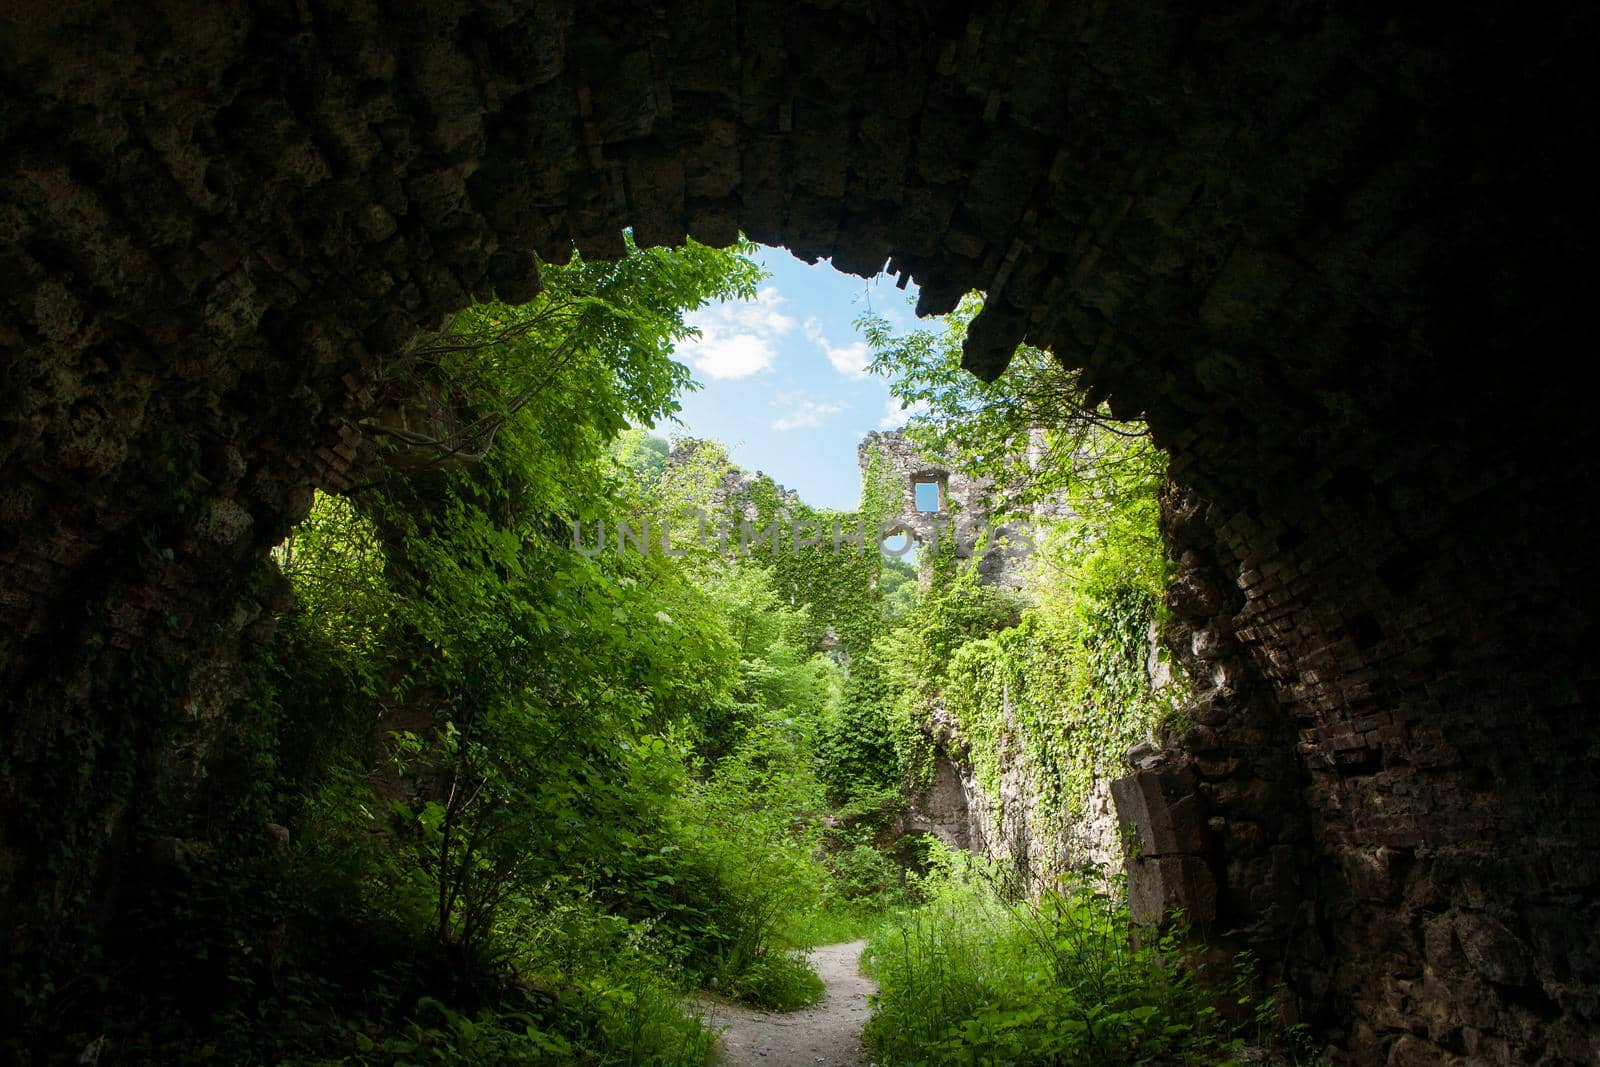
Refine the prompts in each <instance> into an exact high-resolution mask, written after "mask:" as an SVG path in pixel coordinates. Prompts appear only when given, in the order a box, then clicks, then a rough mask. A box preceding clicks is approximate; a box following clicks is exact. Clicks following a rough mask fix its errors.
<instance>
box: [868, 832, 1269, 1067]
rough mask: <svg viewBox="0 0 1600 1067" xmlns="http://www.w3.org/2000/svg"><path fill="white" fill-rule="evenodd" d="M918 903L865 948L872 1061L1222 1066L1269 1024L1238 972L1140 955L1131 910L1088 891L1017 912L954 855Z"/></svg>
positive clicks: (1146, 952) (1067, 890)
mask: <svg viewBox="0 0 1600 1067" xmlns="http://www.w3.org/2000/svg"><path fill="white" fill-rule="evenodd" d="M923 893H924V895H925V899H926V903H924V904H922V905H920V906H918V907H915V908H911V909H907V910H905V911H902V912H901V913H900V914H898V915H897V916H896V917H894V918H892V919H890V920H888V921H886V922H884V923H883V924H882V925H881V926H880V927H879V928H878V929H877V930H876V931H875V932H874V933H873V934H872V935H871V938H870V940H869V943H868V947H867V953H866V962H867V966H868V969H869V970H870V972H871V973H872V974H873V976H874V977H875V978H876V979H877V981H878V985H879V990H880V992H879V996H878V997H877V998H876V1005H875V1006H876V1010H875V1011H874V1013H873V1016H872V1018H871V1020H870V1021H869V1022H868V1024H867V1031H866V1037H867V1041H868V1044H869V1045H870V1047H871V1049H872V1051H873V1054H874V1058H875V1060H876V1062H880V1063H893V1064H898V1065H906V1067H913V1065H919V1064H928V1065H932V1064H941V1065H942V1064H950V1065H962V1064H965V1065H969V1067H978V1065H981V1064H998V1063H1005V1064H1013V1065H1015V1067H1058V1065H1066V1064H1130V1065H1131V1064H1145V1063H1172V1064H1201V1063H1204V1064H1216V1063H1226V1062H1230V1061H1234V1062H1236V1061H1237V1060H1236V1058H1237V1056H1239V1055H1240V1054H1242V1052H1243V1048H1244V1042H1243V1039H1242V1035H1243V1034H1244V1033H1246V1032H1250V1031H1252V1029H1253V1028H1260V1027H1262V1026H1264V1025H1265V1020H1266V1018H1267V1016H1268V1013H1269V1011H1270V1003H1269V1002H1268V1003H1258V1002H1256V1001H1255V1000H1254V999H1253V998H1252V997H1250V996H1249V995H1248V994H1247V992H1246V990H1247V987H1248V983H1247V981H1246V977H1245V974H1244V972H1243V971H1239V972H1238V973H1236V974H1224V975H1222V976H1220V981H1219V980H1218V979H1219V976H1215V975H1203V971H1204V968H1203V966H1202V965H1201V964H1200V962H1199V961H1198V959H1196V958H1195V957H1193V956H1192V955H1190V954H1189V953H1187V952H1185V951H1184V950H1183V949H1182V948H1180V944H1179V941H1178V939H1177V938H1176V937H1175V936H1172V937H1168V938H1166V939H1164V940H1161V941H1159V942H1157V943H1154V944H1152V943H1149V939H1148V938H1147V939H1146V943H1145V944H1144V945H1143V946H1142V947H1135V946H1134V944H1133V942H1134V938H1133V937H1132V934H1133V931H1132V929H1131V928H1130V925H1129V922H1128V918H1127V912H1126V909H1125V908H1124V907H1123V906H1122V905H1121V904H1120V903H1118V902H1116V901H1114V900H1113V899H1112V898H1111V897H1109V896H1107V895H1105V894H1103V893H1100V892H1096V891H1095V890H1094V889H1092V888H1090V887H1087V886H1079V885H1074V886H1065V887H1063V888H1061V889H1060V890H1058V891H1052V892H1047V893H1046V894H1044V895H1043V896H1042V897H1041V898H1040V899H1039V900H1038V901H1036V902H1032V903H1029V902H1026V901H1011V900H1008V899H1006V898H1005V897H1004V895H1003V894H1002V893H1001V892H999V891H998V890H997V888H996V882H995V880H994V878H993V876H992V872H989V871H987V870H986V869H985V868H984V867H982V865H980V864H979V863H977V862H976V861H972V860H970V859H968V858H966V857H956V856H949V857H946V858H945V859H944V860H942V861H941V863H940V864H939V865H938V867H937V868H936V870H935V872H934V873H933V874H932V875H930V877H929V878H928V879H927V880H926V882H925V884H924V886H923ZM1202 977H1204V979H1205V980H1204V981H1202ZM1219 990H1220V995H1219ZM1219 1003H1221V1004H1224V1005H1226V1006H1227V1007H1228V1009H1229V1010H1228V1011H1226V1012H1223V1011H1221V1010H1219V1007H1218V1005H1219Z"/></svg>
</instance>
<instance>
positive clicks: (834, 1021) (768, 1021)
mask: <svg viewBox="0 0 1600 1067" xmlns="http://www.w3.org/2000/svg"><path fill="white" fill-rule="evenodd" d="M865 946H866V942H865V941H851V942H849V943H847V944H842V945H823V946H822V947H821V948H819V949H817V950H816V951H815V952H813V953H812V954H811V964H812V966H814V967H815V968H816V969H817V974H819V975H821V977H822V982H823V984H824V985H826V986H827V987H828V991H827V994H826V995H825V996H824V997H823V999H822V1003H820V1004H818V1005H817V1006H816V1007H814V1008H806V1009H805V1010H803V1011H790V1012H781V1013H769V1012H764V1011H757V1010H756V1009H754V1008H747V1007H744V1006H743V1005H740V1004H730V1003H728V1002H727V1001H724V1000H715V1001H712V1000H708V1001H705V1002H703V1003H702V1005H701V1007H702V1009H703V1011H704V1013H705V1014H704V1018H705V1021H706V1025H707V1026H709V1027H711V1028H712V1029H713V1030H715V1029H718V1028H720V1027H726V1028H727V1029H726V1032H725V1033H724V1034H723V1035H722V1062H723V1063H725V1064H727V1065H728V1067H745V1065H746V1064H759V1065H761V1067H818V1065H822V1067H861V1065H862V1064H865V1063H866V1062H867V1060H866V1057H865V1055H863V1053H862V1051H861V1028H862V1027H863V1026H864V1025H866V1022H867V1015H868V1008H867V994H868V993H871V992H872V991H873V990H874V988H875V987H874V986H873V984H872V981H871V979H868V978H866V977H865V976H863V975H862V973H861V950H862V948H864V947H865Z"/></svg>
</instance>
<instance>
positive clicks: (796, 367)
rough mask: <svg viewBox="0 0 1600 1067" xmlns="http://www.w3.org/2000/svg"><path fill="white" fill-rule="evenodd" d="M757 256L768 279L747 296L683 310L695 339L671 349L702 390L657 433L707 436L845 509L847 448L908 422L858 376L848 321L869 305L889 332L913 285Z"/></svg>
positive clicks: (850, 496)
mask: <svg viewBox="0 0 1600 1067" xmlns="http://www.w3.org/2000/svg"><path fill="white" fill-rule="evenodd" d="M756 258H757V259H758V260H759V261H760V263H761V264H762V265H763V266H764V267H765V268H766V269H767V271H768V272H769V273H770V274H771V275H772V276H771V277H770V278H768V279H767V280H766V281H764V282H762V283H761V290H760V293H759V294H758V295H757V298H756V299H755V300H753V301H740V302H736V303H728V304H716V305H712V306H711V307H709V308H705V309H703V310H701V311H698V312H696V313H694V314H693V315H691V316H690V322H691V323H693V324H694V325H695V326H698V327H699V328H700V330H701V331H702V336H701V338H700V339H699V340H698V341H695V342H691V343H689V344H684V345H680V346H678V359H680V360H682V361H683V362H684V363H685V364H687V365H688V367H689V369H690V370H691V371H692V372H693V373H694V377H695V380H696V381H697V382H699V383H700V384H701V388H700V389H699V390H698V391H696V392H691V393H688V394H686V395H685V396H684V398H683V411H682V412H681V413H680V414H679V416H678V417H679V419H680V420H681V421H682V425H673V424H671V423H664V424H662V425H660V426H657V427H656V430H655V432H657V433H659V434H662V435H664V436H667V437H676V436H689V437H709V438H715V439H716V440H718V441H721V442H722V443H723V444H725V445H727V446H728V449H729V451H730V452H731V454H732V456H733V461H734V462H735V463H737V464H738V465H739V466H741V467H744V468H745V469H747V470H759V471H764V472H765V473H767V474H768V475H770V476H772V477H773V478H774V479H776V480H777V481H778V482H780V483H782V484H783V485H784V486H786V487H787V488H789V489H794V490H797V491H798V492H799V493H800V498H801V499H802V500H804V501H806V503H808V504H811V505H813V506H816V507H831V508H841V509H849V508H854V507H855V506H856V504H857V500H858V497H859V496H860V490H861V478H860V472H859V471H858V470H857V468H856V445H858V444H859V443H860V442H861V439H862V438H863V437H864V436H866V434H867V432H868V431H869V430H879V429H892V428H896V427H899V426H901V425H903V424H904V422H905V419H904V416H903V413H902V412H901V410H900V405H899V403H898V402H896V401H895V400H894V399H893V398H891V397H890V395H889V389H888V386H887V384H886V383H885V381H884V380H883V379H881V378H878V377H875V376H874V375H872V374H869V373H868V372H867V370H866V365H867V362H868V359H869V355H868V352H867V346H866V343H865V341H864V340H863V339H862V337H861V334H860V332H859V331H857V330H856V328H855V327H854V325H853V323H854V322H855V320H856V318H857V317H859V316H860V315H861V314H862V313H864V312H866V311H867V310H868V309H871V310H873V311H876V312H878V313H879V314H882V315H884V316H886V317H887V318H888V319H889V320H890V321H891V322H892V323H894V325H895V328H896V329H897V330H903V329H907V328H909V327H911V326H912V324H913V323H915V322H916V318H915V316H914V315H913V314H912V310H911V307H912V303H913V302H914V301H915V299H916V287H915V286H908V287H907V288H906V290H905V291H901V290H898V289H896V288H895V287H894V278H893V277H892V276H887V275H880V276H879V277H878V278H876V279H872V280H870V281H869V280H865V279H862V278H857V277H855V276H854V275H850V274H844V273H841V272H839V271H836V270H834V269H833V267H832V266H830V265H829V264H828V262H827V261H826V260H823V261H821V262H819V263H817V264H816V265H814V266H812V265H809V264H806V263H804V262H802V261H801V260H798V259H796V258H794V257H793V256H791V255H790V254H789V253H788V252H786V251H784V250H782V249H775V248H763V249H761V251H760V254H759V255H758V256H757V257H756ZM908 297H909V300H908Z"/></svg>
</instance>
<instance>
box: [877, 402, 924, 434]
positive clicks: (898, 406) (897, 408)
mask: <svg viewBox="0 0 1600 1067" xmlns="http://www.w3.org/2000/svg"><path fill="white" fill-rule="evenodd" d="M927 411H928V402H927V401H926V400H918V401H916V402H915V403H913V404H911V405H909V406H907V405H905V404H902V403H900V401H899V400H897V399H895V398H894V397H892V396H891V397H890V398H889V399H888V400H885V401H884V402H883V418H881V419H879V420H878V429H880V430H898V429H899V428H900V427H902V426H904V425H905V424H906V423H908V422H910V421H911V419H912V418H913V417H914V416H917V415H924V414H926V413H927Z"/></svg>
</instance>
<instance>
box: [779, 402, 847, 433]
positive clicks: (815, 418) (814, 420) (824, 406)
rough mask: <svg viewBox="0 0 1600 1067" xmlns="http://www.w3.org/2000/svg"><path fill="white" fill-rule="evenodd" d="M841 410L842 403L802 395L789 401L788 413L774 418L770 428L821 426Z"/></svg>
mask: <svg viewBox="0 0 1600 1067" xmlns="http://www.w3.org/2000/svg"><path fill="white" fill-rule="evenodd" d="M843 410H844V405H843V404H835V403H832V402H830V401H826V400H824V401H817V400H811V399H809V398H805V397H802V398H799V399H797V400H793V401H791V402H790V406H789V413H788V414H787V415H784V416H783V417H782V418H779V419H777V420H775V421H774V422H773V424H772V428H773V429H774V430H798V429H801V428H802V427H808V426H821V425H822V424H823V422H825V421H826V420H828V419H831V418H832V417H833V416H835V415H837V414H839V412H841V411H843Z"/></svg>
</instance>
